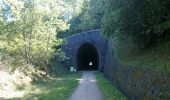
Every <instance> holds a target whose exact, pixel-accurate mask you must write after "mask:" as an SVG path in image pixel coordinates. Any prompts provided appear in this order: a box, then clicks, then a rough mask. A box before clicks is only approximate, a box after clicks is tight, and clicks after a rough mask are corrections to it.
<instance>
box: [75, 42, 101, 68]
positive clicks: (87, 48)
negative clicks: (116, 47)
mask: <svg viewBox="0 0 170 100" xmlns="http://www.w3.org/2000/svg"><path fill="white" fill-rule="evenodd" d="M77 67H78V70H98V67H99V55H98V51H97V49H96V47H95V46H94V45H92V44H90V43H84V44H83V45H81V46H80V48H79V50H78V52H77Z"/></svg>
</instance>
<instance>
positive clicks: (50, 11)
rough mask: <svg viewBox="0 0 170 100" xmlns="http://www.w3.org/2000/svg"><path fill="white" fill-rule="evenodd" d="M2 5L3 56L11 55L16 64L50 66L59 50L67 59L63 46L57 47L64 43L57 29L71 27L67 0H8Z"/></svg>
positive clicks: (0, 43)
mask: <svg viewBox="0 0 170 100" xmlns="http://www.w3.org/2000/svg"><path fill="white" fill-rule="evenodd" d="M44 4H46V5H44ZM0 5H1V6H0V52H1V55H0V56H2V57H3V58H5V55H8V56H9V57H10V58H12V59H13V60H11V61H9V62H11V63H12V64H13V65H16V66H20V65H21V64H24V63H27V64H32V65H35V66H37V67H46V66H47V64H48V62H49V59H51V58H52V57H53V56H54V55H55V53H57V54H58V56H59V57H60V59H65V58H64V57H65V56H64V54H63V53H62V51H61V50H58V49H59V48H57V50H55V48H53V47H54V46H60V45H61V44H62V43H63V42H62V40H61V39H58V38H56V34H57V33H56V32H57V31H58V30H64V29H65V28H67V25H66V22H65V19H62V17H63V16H64V14H63V13H65V12H66V11H65V10H66V9H63V8H64V7H68V5H66V3H65V2H64V1H50V2H49V1H48V0H43V1H40V0H28V1H25V0H4V2H0ZM9 15H11V16H9ZM55 51H59V52H55ZM60 54H62V55H61V56H60ZM62 57H63V58H62ZM6 60H8V59H6Z"/></svg>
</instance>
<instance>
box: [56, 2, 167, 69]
mask: <svg viewBox="0 0 170 100" xmlns="http://www.w3.org/2000/svg"><path fill="white" fill-rule="evenodd" d="M169 5H170V1H169V0H163V1H162V0H90V1H88V0H85V1H84V3H83V7H82V9H81V12H80V13H79V14H76V15H75V16H74V17H73V18H72V19H71V20H70V21H69V23H70V29H68V30H66V31H64V32H60V33H59V36H61V37H65V36H68V35H72V34H76V33H79V32H82V31H86V30H90V29H99V28H100V29H102V30H103V34H104V35H106V36H108V37H111V38H112V39H113V41H114V43H115V45H114V46H115V48H114V49H115V50H114V51H115V54H116V55H117V57H118V59H119V61H120V62H121V63H123V64H129V65H133V66H141V67H142V66H145V67H146V66H147V67H148V66H150V67H152V68H154V67H155V68H156V69H161V68H162V69H164V70H167V69H170V68H169V67H168V66H170V65H169V63H168V60H170V59H169V57H168V55H169V53H168V50H170V46H169V43H168V42H169V39H170V6H169ZM161 45H164V46H161ZM164 48H165V49H164ZM166 55H167V56H166ZM127 62H128V63H127ZM142 62H144V63H145V64H143V63H142ZM142 64H143V65H142Z"/></svg>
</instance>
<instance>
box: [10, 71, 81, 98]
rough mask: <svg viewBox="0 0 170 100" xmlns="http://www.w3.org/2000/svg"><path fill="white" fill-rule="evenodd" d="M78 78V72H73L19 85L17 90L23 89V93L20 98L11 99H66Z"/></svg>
mask: <svg viewBox="0 0 170 100" xmlns="http://www.w3.org/2000/svg"><path fill="white" fill-rule="evenodd" d="M79 78H80V74H77V73H75V74H68V75H63V76H61V77H53V78H47V79H42V80H41V81H38V82H34V83H32V84H30V85H26V86H24V85H23V86H19V87H18V90H20V91H23V92H24V95H23V97H21V98H12V100H67V98H68V97H69V95H70V93H72V91H73V89H74V88H75V87H76V86H77V84H78V80H77V79H79Z"/></svg>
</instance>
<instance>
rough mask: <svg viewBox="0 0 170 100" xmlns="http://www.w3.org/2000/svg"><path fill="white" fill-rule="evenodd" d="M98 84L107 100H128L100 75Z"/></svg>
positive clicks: (98, 75)
mask: <svg viewBox="0 0 170 100" xmlns="http://www.w3.org/2000/svg"><path fill="white" fill-rule="evenodd" d="M96 79H97V83H98V85H99V87H100V90H101V91H102V93H103V96H104V98H105V100H128V99H127V97H126V96H125V95H123V94H122V93H121V92H120V91H119V90H118V89H117V88H116V87H115V86H114V85H113V84H111V82H110V81H108V80H107V79H106V78H104V76H103V75H102V74H100V73H98V74H97V77H96Z"/></svg>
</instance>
